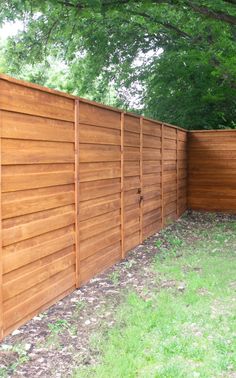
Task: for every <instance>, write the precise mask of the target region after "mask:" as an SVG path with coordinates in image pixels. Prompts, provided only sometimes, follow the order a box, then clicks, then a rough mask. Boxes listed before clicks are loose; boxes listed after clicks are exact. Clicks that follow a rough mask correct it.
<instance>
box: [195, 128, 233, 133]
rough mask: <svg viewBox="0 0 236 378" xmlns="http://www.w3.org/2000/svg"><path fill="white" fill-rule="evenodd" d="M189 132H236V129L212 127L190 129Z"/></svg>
mask: <svg viewBox="0 0 236 378" xmlns="http://www.w3.org/2000/svg"><path fill="white" fill-rule="evenodd" d="M188 132H190V133H191V134H192V133H223V132H227V133H228V132H232V133H235V132H236V129H220V130H219V129H211V130H188Z"/></svg>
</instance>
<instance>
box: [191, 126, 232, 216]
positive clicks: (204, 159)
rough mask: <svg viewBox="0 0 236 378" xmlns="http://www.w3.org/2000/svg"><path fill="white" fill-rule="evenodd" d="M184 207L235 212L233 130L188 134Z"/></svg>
mask: <svg viewBox="0 0 236 378" xmlns="http://www.w3.org/2000/svg"><path fill="white" fill-rule="evenodd" d="M188 164H189V172H188V206H189V207H191V208H193V209H196V210H208V211H227V212H234V213H235V212H236V131H235V130H227V131H225V130H224V131H223V130H222V131H221V130H220V131H205V132H191V133H189V143H188Z"/></svg>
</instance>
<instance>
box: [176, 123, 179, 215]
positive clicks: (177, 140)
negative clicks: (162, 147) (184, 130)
mask: <svg viewBox="0 0 236 378" xmlns="http://www.w3.org/2000/svg"><path fill="white" fill-rule="evenodd" d="M178 152H179V130H178V129H176V215H177V218H179V158H178Z"/></svg>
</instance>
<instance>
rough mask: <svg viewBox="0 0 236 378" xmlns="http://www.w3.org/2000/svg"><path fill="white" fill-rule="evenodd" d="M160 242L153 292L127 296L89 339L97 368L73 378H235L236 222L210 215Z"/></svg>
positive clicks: (153, 267)
mask: <svg viewBox="0 0 236 378" xmlns="http://www.w3.org/2000/svg"><path fill="white" fill-rule="evenodd" d="M173 235H175V236H173ZM155 244H156V247H158V253H157V254H156V255H155V257H154V260H153V263H152V264H151V266H150V271H151V272H152V274H153V272H154V273H155V274H154V279H153V288H152V290H151V291H150V289H147V288H145V287H144V288H143V294H142V295H138V294H137V293H136V292H135V291H133V292H128V293H126V296H125V300H124V301H123V302H122V304H121V305H119V307H118V309H117V312H116V316H115V317H116V323H115V324H116V325H115V326H114V327H112V328H111V329H109V330H106V331H105V332H104V331H103V332H102V333H98V334H95V335H93V336H92V338H91V348H92V349H93V350H94V349H95V350H97V354H98V355H99V358H98V363H97V364H96V365H93V366H88V367H83V368H79V369H78V370H76V372H75V377H77V378H80V377H99V378H102V377H106V378H108V377H109V378H111V377H117V378H118V377H122V378H124V377H130V378H131V377H145V378H146V377H160V378H164V377H165V378H172V377H173V378H178V377H184V378H188V377H189V378H190V377H191V378H192V377H236V296H235V292H236V262H235V257H236V256H235V253H236V222H235V221H234V220H228V221H222V222H219V221H218V220H217V221H216V220H215V218H214V215H212V216H211V215H209V219H208V223H207V224H201V225H199V227H196V228H195V229H193V228H191V227H189V229H188V228H186V229H185V230H184V231H183V230H179V231H178V229H177V232H176V233H175V234H173V232H170V231H168V229H167V230H166V231H163V232H162V233H161V234H160V235H159V237H157V238H156V241H155Z"/></svg>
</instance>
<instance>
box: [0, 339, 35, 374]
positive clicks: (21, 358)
mask: <svg viewBox="0 0 236 378" xmlns="http://www.w3.org/2000/svg"><path fill="white" fill-rule="evenodd" d="M4 350H5V351H7V352H12V353H15V354H16V356H17V358H16V360H15V361H14V362H12V363H11V364H10V365H9V366H6V367H1V368H0V377H2V378H5V377H9V376H12V374H14V372H15V371H16V369H17V368H18V366H20V365H23V364H24V363H26V362H27V361H29V356H28V351H27V350H26V348H25V345H24V344H21V343H17V344H15V345H13V346H10V345H9V346H7V347H6V348H4Z"/></svg>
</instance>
